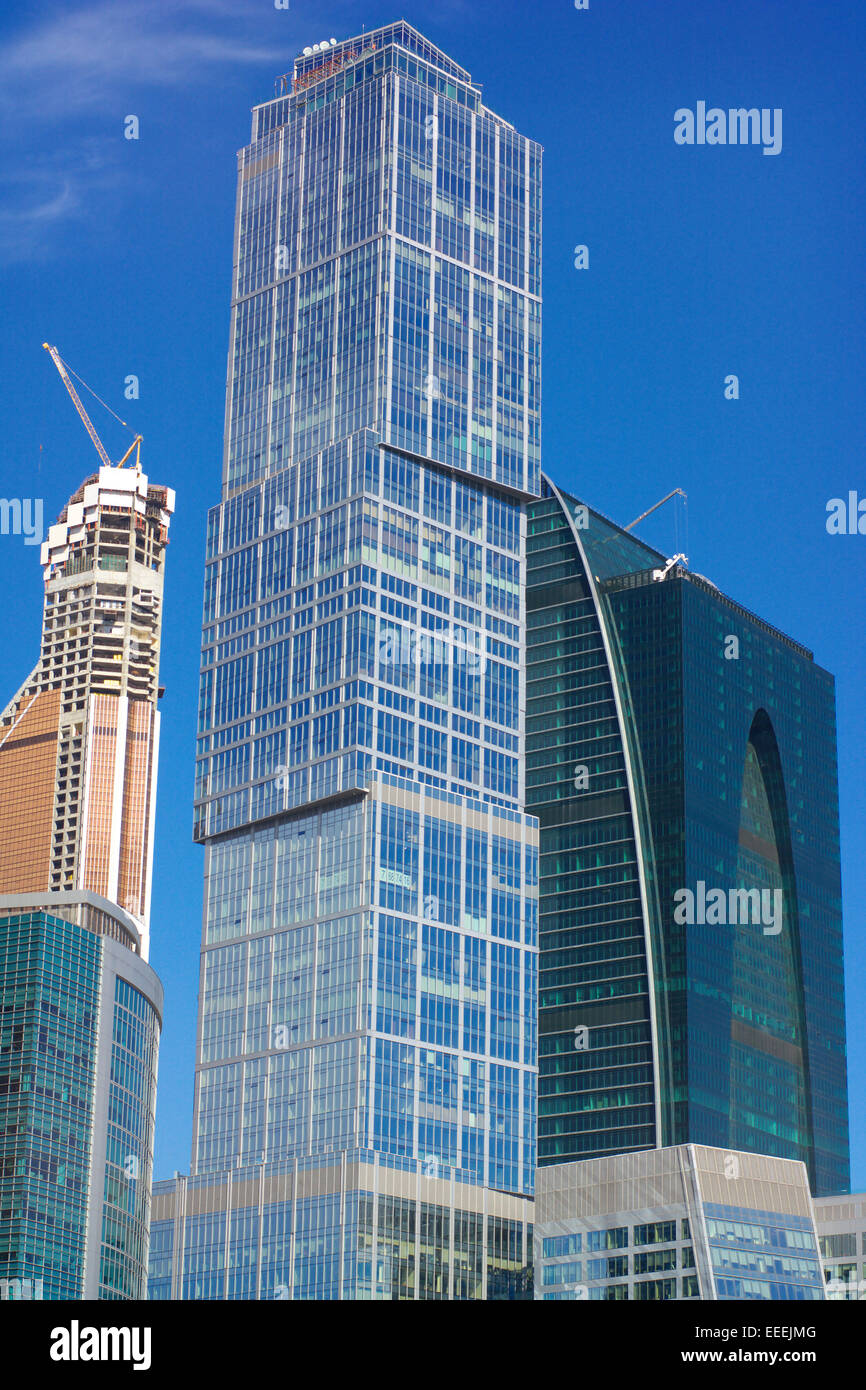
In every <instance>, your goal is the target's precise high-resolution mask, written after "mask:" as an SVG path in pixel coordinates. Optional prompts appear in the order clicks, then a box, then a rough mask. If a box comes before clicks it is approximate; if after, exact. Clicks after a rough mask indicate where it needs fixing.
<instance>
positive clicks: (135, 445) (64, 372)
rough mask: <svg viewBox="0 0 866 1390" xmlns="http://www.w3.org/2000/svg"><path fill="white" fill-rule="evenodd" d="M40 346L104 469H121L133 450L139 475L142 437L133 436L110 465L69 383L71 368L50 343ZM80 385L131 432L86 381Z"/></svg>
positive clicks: (88, 417)
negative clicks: (119, 455)
mask: <svg viewBox="0 0 866 1390" xmlns="http://www.w3.org/2000/svg"><path fill="white" fill-rule="evenodd" d="M42 346H43V347H44V348H45V351H46V352H47V353H48V354H49V355H50V357H51V360H52V362H53V363H54V365H55V367H56V368H57V370H58V372H59V373H60V380H61V381H62V382H63V385H64V386H65V387H66V389H67V391H68V392H69V394H70V396H71V397H72V404H73V405H74V406H75V409H76V410H77V411H78V414H79V415H80V416H81V419H82V422H83V424H84V428H85V429H86V430H87V433H88V434H89V435H90V438H91V439H92V440H93V443H94V446H95V448H96V452H97V453H98V454H99V457H100V458H101V459H102V462H103V464H104V465H105V467H106V468H123V466H124V464H125V463H126V460H127V459H128V458H129V456H130V454H131V453H132V451H133V449H134V450H135V470H136V472H137V473H140V472H141V439H142V436H141V435H140V434H137V435H136V436H135V438H134V439H133V441H132V443H131V444H130V446H129V448H128V449H127V451H126V453H125V454H124V455H123V458H122V459H120V460H119V462H118V463H112V462H111V459H110V458H109V457H108V453H107V451H106V448H105V445H104V444H103V442H102V440H101V439H100V438H99V435H98V434H97V433H96V430H95V429H94V427H93V422H92V420H91V418H90V416H89V415H88V413H87V411H86V410H85V409H84V406H83V405H82V403H81V397H80V396H79V394H78V392H77V391H76V389H75V387H74V386H73V385H72V381H71V379H70V376H69V373H70V372H72V368H71V367H67V365H66V363H65V362H64V361H63V358H62V357H61V356H60V353H59V352H58V351H57V348H56V347H52V346H51V344H50V343H43V344H42ZM72 375H73V376H74V377H77V378H78V380H79V381H81V377H80V376H78V373H77V372H72ZM81 385H82V386H83V387H84V389H85V390H86V391H89V392H90V394H91V396H93V397H94V398H95V399H96V400H97V401H99V404H100V405H103V406H105V409H106V410H107V411H108V413H109V415H114V418H115V420H120V423H121V424H122V425H123V427H124V429H127V430H131V429H132V426H131V425H128V424H127V423H126V421H125V420H121V419H120V416H119V415H117V414H116V413H115V412H114V411H113V410H112V409H111V406H110V405H105V401H103V400H101V399H100V397H99V396H97V394H96V392H95V391H94V390H93V389H92V387H90V386H88V385H87V382H86V381H81Z"/></svg>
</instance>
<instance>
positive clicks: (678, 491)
mask: <svg viewBox="0 0 866 1390" xmlns="http://www.w3.org/2000/svg"><path fill="white" fill-rule="evenodd" d="M672 497H682V499H683V501H684V502H688V500H689V499H688V498H687V497H686V494H685V493H684V492H683V490H682V488H681V487H675V488H674V490H673V492H669V493H668V495H667V497H663V498H662V500H661V501H660V502H656V503H655V505H654V506H652V507H648V508H647V510H646V511H645V512H641V514H640V516H636V517H635V519H634V521H630V522H629V524H628V526H624V527H623V530H624V531H630V530H631V528H632V527H633V526H637V524H638V522H639V521H643V519H644V517H645V516H649V515H650V513H651V512H654V511H655V510H656V508H657V507H663V506H664V504H665V502H670V500H671V498H672Z"/></svg>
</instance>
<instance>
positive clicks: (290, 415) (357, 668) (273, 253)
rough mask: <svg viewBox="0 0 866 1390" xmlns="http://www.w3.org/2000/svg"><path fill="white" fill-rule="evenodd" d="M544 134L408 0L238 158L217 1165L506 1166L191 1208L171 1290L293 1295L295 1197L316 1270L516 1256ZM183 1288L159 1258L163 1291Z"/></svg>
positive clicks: (210, 1018)
mask: <svg viewBox="0 0 866 1390" xmlns="http://www.w3.org/2000/svg"><path fill="white" fill-rule="evenodd" d="M278 85H281V87H282V88H283V89H285V87H286V86H287V82H282V83H281V84H278ZM540 159H541V152H540V149H539V147H538V146H537V145H535V144H534V143H533V142H531V141H529V140H527V139H525V138H524V137H523V136H521V135H519V134H518V133H517V132H516V131H515V130H514V129H513V128H512V127H511V126H510V125H508V124H507V122H505V121H503V120H501V118H499V117H498V116H495V115H494V114H493V113H492V112H490V111H488V110H487V109H486V108H485V107H484V106H483V104H482V102H481V98H480V93H479V90H478V88H477V87H475V86H473V85H472V83H471V81H470V79H469V76H468V74H466V73H464V72H463V70H462V69H460V68H459V67H457V65H456V64H454V63H453V62H452V61H451V60H450V59H448V58H447V57H446V56H445V55H443V54H440V53H439V52H438V50H436V49H435V48H433V46H432V45H431V44H429V43H428V42H427V40H425V39H423V37H422V36H421V35H419V34H418V33H417V32H416V31H415V30H413V29H412V28H411V27H410V26H408V25H406V24H403V23H401V24H397V25H392V26H389V27H387V28H384V29H381V30H377V31H374V32H372V33H369V34H367V35H365V36H364V37H363V38H360V39H357V40H350V41H347V42H346V43H343V44H339V45H332V46H331V47H329V48H327V49H325V50H324V51H323V52H320V53H318V54H316V55H313V56H310V55H307V56H305V57H303V58H300V59H298V61H297V63H296V65H295V72H294V77H293V79H292V90H291V92H290V93H289V94H287V95H285V96H283V95H278V97H277V98H276V99H275V100H274V101H271V102H268V103H266V104H265V105H263V106H261V107H259V108H257V109H256V110H255V112H254V114H253V138H252V143H251V145H250V146H249V147H248V148H247V149H245V150H243V151H242V152H241V154H240V157H239V182H238V204H237V221H236V256H235V267H236V268H235V281H234V294H233V308H232V327H231V346H230V355H229V387H228V399H227V409H226V441H225V461H224V471H223V500H222V502H221V503H220V505H219V506H218V507H215V508H214V509H213V510H212V511H211V513H210V516H209V530H208V546H207V560H206V580H205V599H204V629H203V646H202V678H201V696H200V708H199V757H198V765H197V782H196V812H195V829H194V833H195V836H196V838H197V839H199V840H200V841H202V842H203V844H204V846H205V876H206V891H205V919H204V927H203V946H202V975H201V996H200V997H201V1004H200V1045H199V1057H198V1063H197V1067H196V1095H195V1117H194V1134H193V1164H192V1173H193V1176H192V1177H191V1178H190V1180H189V1181H190V1183H191V1184H193V1185H194V1186H193V1188H192V1189H189V1190H187V1191H186V1194H185V1195H186V1196H187V1197H188V1196H189V1191H190V1190H192V1191H195V1192H198V1191H199V1188H198V1186H195V1185H196V1184H199V1182H200V1180H201V1179H202V1178H203V1177H205V1175H208V1176H209V1180H210V1182H211V1185H212V1187H213V1188H214V1190H216V1187H217V1186H219V1184H220V1183H222V1184H224V1183H225V1180H226V1179H225V1175H226V1174H227V1173H234V1174H237V1172H238V1171H239V1170H241V1171H243V1170H245V1169H246V1167H247V1165H251V1164H259V1165H263V1166H264V1172H265V1173H266V1174H267V1175H271V1174H273V1176H274V1180H275V1181H277V1180H278V1179H279V1181H282V1177H283V1174H284V1167H283V1165H285V1164H286V1163H289V1164H290V1166H291V1164H292V1163H300V1162H301V1161H303V1166H302V1168H301V1169H299V1172H308V1171H311V1170H310V1169H309V1168H308V1166H307V1164H308V1161H312V1163H313V1169H312V1171H315V1168H316V1165H320V1164H327V1163H330V1164H333V1163H335V1162H342V1161H343V1158H344V1156H345V1155H346V1154H350V1153H359V1154H363V1155H366V1158H365V1160H364V1162H365V1164H366V1165H367V1166H369V1165H372V1166H373V1167H376V1165H377V1164H378V1163H379V1161H380V1159H381V1162H382V1163H385V1160H386V1158H387V1159H388V1160H389V1161H390V1160H394V1161H395V1162H396V1161H397V1160H399V1162H400V1164H406V1165H408V1168H402V1167H400V1166H398V1167H396V1168H393V1169H392V1168H388V1169H387V1171H388V1172H397V1173H401V1174H403V1173H405V1172H411V1173H413V1174H415V1175H416V1176H420V1180H421V1181H422V1183H425V1184H426V1183H429V1182H431V1181H436V1182H438V1181H442V1182H445V1181H446V1180H447V1182H449V1183H454V1184H456V1186H457V1187H458V1188H461V1187H465V1188H466V1189H467V1190H470V1189H471V1190H474V1192H475V1195H474V1196H473V1197H472V1199H471V1201H467V1203H464V1204H461V1202H460V1201H459V1200H458V1199H457V1197H456V1196H455V1195H454V1194H450V1195H449V1198H448V1201H447V1202H445V1203H444V1204H443V1203H437V1202H432V1201H425V1200H422V1199H421V1197H420V1195H419V1193H418V1192H417V1191H415V1188H414V1186H413V1189H412V1191H413V1195H412V1196H411V1197H410V1196H409V1195H407V1194H406V1193H405V1192H404V1190H403V1188H402V1187H401V1186H400V1184H397V1185H396V1186H393V1185H392V1187H393V1190H389V1191H387V1192H384V1191H383V1192H377V1191H375V1190H374V1191H373V1193H372V1196H371V1192H370V1190H368V1189H364V1190H361V1189H353V1188H352V1187H351V1186H348V1187H347V1186H346V1185H345V1184H342V1185H341V1184H340V1183H337V1184H336V1186H334V1187H332V1188H329V1189H328V1192H329V1193H330V1194H331V1195H321V1196H316V1195H315V1194H312V1193H311V1194H310V1195H309V1196H305V1197H304V1198H303V1201H300V1200H298V1199H296V1197H295V1196H294V1195H293V1196H292V1198H291V1200H289V1199H288V1198H287V1199H286V1206H285V1208H281V1209H280V1211H279V1214H278V1216H277V1215H275V1214H274V1213H271V1214H269V1215H267V1217H266V1213H265V1210H264V1206H262V1207H261V1208H260V1207H259V1206H258V1205H257V1206H256V1209H255V1211H254V1212H253V1213H252V1214H248V1216H247V1217H245V1218H244V1221H243V1222H241V1221H240V1218H238V1221H239V1222H240V1224H238V1226H237V1229H236V1230H235V1227H234V1226H232V1227H230V1228H226V1227H225V1214H223V1217H220V1216H219V1214H218V1212H217V1211H212V1212H209V1213H207V1216H206V1219H205V1214H203V1215H202V1219H201V1221H200V1222H199V1221H198V1218H196V1222H197V1224H190V1225H189V1227H188V1229H186V1230H184V1231H183V1232H182V1233H179V1232H178V1231H177V1230H176V1231H174V1232H173V1233H172V1235H171V1238H170V1241H169V1244H170V1247H171V1251H172V1255H171V1261H172V1262H173V1264H176V1262H177V1261H178V1260H180V1259H181V1254H180V1247H181V1245H182V1246H183V1255H182V1261H183V1264H182V1273H181V1272H180V1266H178V1268H177V1269H174V1273H173V1275H172V1278H173V1280H174V1283H173V1285H172V1287H173V1288H174V1290H175V1292H174V1293H173V1294H172V1296H174V1297H190V1298H205V1297H213V1298H228V1297H249V1296H256V1297H269V1296H274V1295H272V1294H269V1293H268V1292H267V1289H268V1287H269V1284H268V1281H267V1280H266V1281H265V1283H264V1284H262V1282H261V1280H259V1282H258V1283H256V1285H255V1287H256V1289H257V1293H256V1294H255V1295H250V1294H249V1293H248V1292H247V1293H244V1292H243V1291H242V1287H243V1288H249V1287H251V1286H250V1285H249V1284H243V1285H242V1286H241V1285H239V1284H238V1283H237V1280H236V1279H235V1278H234V1276H232V1275H231V1274H230V1271H231V1270H232V1269H233V1268H234V1267H235V1265H236V1264H237V1263H238V1262H242V1261H243V1259H244V1258H245V1257H244V1256H242V1254H241V1253H240V1251H241V1249H242V1247H243V1248H246V1246H245V1245H244V1242H247V1241H252V1242H253V1244H255V1242H256V1240H257V1239H259V1238H261V1239H262V1240H264V1239H265V1231H266V1224H265V1223H266V1221H267V1223H271V1222H272V1221H274V1220H277V1221H278V1224H279V1225H280V1239H282V1238H285V1239H286V1240H287V1241H291V1242H293V1247H292V1248H293V1249H294V1251H295V1256H294V1257H293V1258H294V1259H295V1264H294V1265H293V1266H292V1271H291V1277H289V1275H288V1274H287V1273H286V1272H285V1270H283V1271H282V1273H281V1274H280V1276H279V1279H278V1280H277V1283H278V1284H279V1286H280V1287H285V1288H287V1289H288V1290H290V1291H291V1292H290V1294H288V1295H287V1296H291V1297H315V1298H334V1297H341V1298H347V1297H356V1296H357V1297H369V1296H374V1297H400V1298H402V1297H412V1298H414V1297H421V1298H428V1297H430V1298H436V1297H445V1296H449V1295H447V1294H446V1292H445V1290H446V1289H447V1288H448V1287H452V1286H453V1281H454V1280H455V1279H457V1281H458V1284H459V1286H460V1287H461V1288H462V1289H464V1291H465V1292H464V1293H463V1294H461V1295H459V1296H466V1297H479V1296H483V1295H482V1294H481V1293H480V1292H479V1291H480V1290H481V1289H482V1288H483V1289H485V1290H486V1296H488V1297H492V1296H500V1295H495V1294H494V1293H493V1292H491V1290H497V1289H498V1290H503V1289H504V1290H506V1291H511V1292H507V1293H506V1294H505V1295H504V1296H512V1294H513V1288H514V1287H515V1286H516V1284H517V1283H519V1279H517V1274H516V1270H517V1269H518V1268H522V1267H523V1265H521V1263H520V1262H521V1261H524V1263H525V1260H526V1258H527V1257H526V1206H525V1202H526V1199H527V1198H528V1197H529V1196H530V1195H531V1193H532V1185H533V1173H534V1165H535V1075H536V1052H535V1047H536V1045H535V1030H534V1026H533V1025H534V1018H535V1009H536V953H537V877H538V856H537V823H536V822H535V820H534V818H533V817H529V816H526V815H525V814H524V812H523V800H524V789H523V778H522V764H521V752H522V736H523V704H524V689H523V679H522V671H521V657H520V654H521V638H522V630H523V622H524V610H523V580H524V542H525V515H524V512H523V504H524V502H525V500H526V498H527V497H529V496H532V495H534V494H536V493H537V490H538V479H539V410H540V400H539V389H540V377H539V367H540V358H539V350H540V297H539V291H540V278H539V277H540V257H539V237H540ZM329 1156H331V1157H329ZM334 1156H337V1157H334ZM292 1173H293V1174H294V1169H292ZM292 1180H293V1181H294V1177H293V1178H292ZM401 1180H402V1179H401ZM298 1181H300V1178H299V1179H298ZM414 1182H415V1178H414V1177H413V1179H412V1183H413V1184H414ZM488 1188H489V1189H495V1190H496V1191H497V1192H500V1193H506V1194H511V1196H512V1199H513V1202H512V1207H510V1208H509V1214H506V1213H503V1216H502V1219H504V1220H506V1221H511V1222H512V1224H513V1225H514V1227H515V1230H517V1231H518V1232H519V1239H518V1237H514V1238H512V1236H511V1235H510V1234H507V1233H506V1234H502V1233H501V1232H500V1230H499V1227H498V1226H497V1227H496V1229H495V1230H494V1229H493V1228H491V1227H490V1226H489V1221H490V1219H491V1218H492V1213H491V1211H490V1210H488V1209H487V1207H486V1206H485V1198H484V1193H485V1191H486V1190H487V1189H488ZM424 1190H426V1188H425V1189H424ZM294 1191H295V1189H293V1193H294ZM336 1194H340V1195H339V1196H338V1195H336ZM164 1195H166V1203H167V1205H166V1207H165V1210H166V1211H168V1209H169V1205H168V1197H167V1194H165V1192H164ZM174 1195H175V1198H176V1199H177V1203H180V1201H181V1194H180V1189H179V1188H177V1189H176V1190H175V1192H174ZM374 1198H375V1200H373V1199H374ZM350 1199H351V1201H350ZM214 1200H215V1201H217V1199H216V1198H215V1199H214ZM218 1200H219V1201H222V1200H223V1199H222V1198H220V1199H218ZM226 1200H228V1198H227V1197H226ZM202 1201H204V1199H203V1198H202ZM335 1201H336V1202H338V1206H337V1207H336V1208H335V1207H334V1202H335ZM371 1202H372V1206H371ZM401 1203H409V1205H408V1206H407V1207H404V1206H403V1205H401ZM340 1204H342V1205H340ZM347 1204H348V1207H347ZM265 1205H270V1204H265ZM348 1210H351V1213H353V1215H352V1216H351V1220H350V1218H349V1215H348V1214H347V1213H348ZM176 1212H177V1207H176V1208H175V1213H176ZM166 1219H168V1218H167V1217H166ZM171 1219H175V1218H174V1216H173V1217H172V1218H171ZM177 1219H178V1220H180V1219H181V1218H180V1217H179V1216H178V1217H177ZM188 1219H189V1221H190V1222H192V1217H189V1218H188ZM233 1219H234V1218H233ZM220 1220H222V1221H223V1225H222V1226H220V1224H219V1223H220ZM497 1220H499V1217H497ZM244 1222H251V1223H252V1226H248V1225H245V1224H244ZM371 1223H372V1224H371ZM509 1230H510V1227H509ZM255 1232H258V1235H256V1234H254V1233H255ZM353 1232H354V1234H353ZM274 1238H275V1239H276V1237H274ZM159 1240H160V1241H163V1242H165V1240H166V1236H165V1232H164V1231H162V1232H160V1233H159ZM371 1240H372V1242H373V1247H375V1251H376V1253H375V1256H374V1255H373V1254H372V1253H371V1250H372V1248H373V1247H371V1246H370V1241H371ZM491 1242H492V1244H491ZM302 1249H303V1250H308V1251H309V1252H310V1265H309V1270H308V1271H307V1272H306V1273H305V1267H304V1266H303V1265H302V1264H299V1263H297V1261H298V1259H299V1251H300V1250H302ZM385 1249H387V1250H389V1251H390V1253H389V1255H388V1257H387V1259H385V1257H384V1255H383V1251H384V1250H385ZM315 1250H318V1251H319V1252H320V1255H321V1261H320V1263H319V1264H317V1262H316V1260H314V1259H313V1252H314V1251H315ZM324 1252H331V1253H330V1254H328V1255H327V1258H325V1253H324ZM365 1252H366V1253H365ZM347 1260H348V1261H349V1265H348V1266H347V1265H346V1261H347ZM383 1260H384V1263H383ZM371 1261H373V1263H371ZM490 1261H493V1264H492V1265H491V1266H490V1269H489V1271H488V1272H487V1273H485V1272H484V1270H486V1269H487V1265H488V1263H489V1262H490ZM358 1262H360V1264H358ZM377 1262H378V1263H377ZM374 1266H375V1271H376V1272H375V1274H374V1272H373V1270H374ZM161 1267H162V1268H163V1269H164V1268H165V1258H163V1264H162V1266H161ZM155 1268H156V1266H155ZM326 1268H327V1269H328V1270H330V1273H326V1272H324V1271H325V1270H326ZM358 1268H361V1269H362V1275H361V1276H359V1275H358V1272H357V1270H358ZM383 1270H384V1271H385V1272H384V1273H383V1272H382V1271H383ZM388 1271H390V1273H389V1272H388ZM406 1271H411V1274H410V1273H407V1272H406ZM175 1276H176V1277H175ZM512 1276H514V1277H512ZM250 1277H251V1278H252V1276H250ZM257 1278H258V1276H257ZM308 1278H309V1279H312V1280H314V1281H315V1282H314V1283H308V1282H306V1280H307V1279H308ZM449 1281H451V1283H450V1284H449ZM524 1282H525V1281H524ZM165 1287H166V1285H165V1283H164V1281H163V1282H162V1283H160V1282H159V1281H158V1279H157V1276H156V1274H154V1280H153V1284H152V1292H153V1294H154V1296H158V1294H157V1290H158V1289H160V1288H161V1289H162V1290H163V1291H164V1290H165Z"/></svg>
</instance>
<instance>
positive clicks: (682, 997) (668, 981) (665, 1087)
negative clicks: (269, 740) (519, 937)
mask: <svg viewBox="0 0 866 1390" xmlns="http://www.w3.org/2000/svg"><path fill="white" fill-rule="evenodd" d="M528 510H529V523H528V530H529V535H528V542H527V546H528V575H527V678H528V685H527V793H526V795H527V807H528V808H529V809H532V810H534V811H536V812H537V814H538V816H539V819H540V823H541V861H540V862H541V870H540V894H541V898H540V902H541V915H540V944H541V955H540V1081H539V1087H540V1097H539V1112H540V1113H539V1161H540V1162H541V1163H553V1162H560V1161H562V1160H564V1159H566V1158H572V1159H578V1158H588V1157H592V1156H597V1155H603V1154H611V1153H617V1152H624V1151H627V1150H632V1149H640V1148H648V1147H652V1146H654V1145H659V1144H661V1145H665V1144H671V1143H679V1142H684V1141H686V1140H691V1141H695V1142H700V1143H705V1144H708V1145H717V1146H722V1145H727V1146H729V1147H730V1148H731V1149H736V1150H748V1151H753V1152H756V1153H765V1154H768V1155H775V1156H778V1157H784V1158H791V1159H797V1160H802V1161H803V1162H804V1163H805V1164H806V1166H807V1169H808V1171H809V1175H810V1180H811V1181H812V1183H813V1191H815V1192H816V1193H817V1194H821V1193H824V1192H833V1191H840V1190H845V1189H846V1188H847V1184H848V1137H847V1101H846V1071H845V1023H844V1012H843V1007H844V1005H843V1000H844V989H843V974H842V936H841V898H840V870H839V834H838V791H837V782H836V745H835V704H834V687H833V680H832V677H831V676H830V675H829V674H828V673H827V672H826V671H824V670H822V669H821V668H820V667H819V666H817V665H816V664H815V662H814V661H813V659H812V656H811V653H810V652H808V651H807V650H806V649H805V648H803V647H801V646H799V644H797V643H795V642H793V641H791V640H790V639H789V638H787V637H785V636H784V635H783V634H781V633H779V632H777V631H776V630H775V629H773V628H771V627H770V626H769V625H768V624H766V623H764V622H762V621H761V620H760V619H758V618H756V617H755V616H754V615H753V614H750V613H748V612H746V610H745V609H743V608H741V607H739V606H738V605H737V604H735V603H733V602H732V601H731V600H730V599H728V598H726V597H725V596H724V595H722V594H721V593H720V592H719V590H718V589H717V588H716V587H715V586H714V585H713V584H711V583H710V582H709V581H707V580H705V579H703V578H702V577H701V576H700V575H694V574H690V573H688V572H687V571H686V570H684V569H682V568H679V567H673V568H672V569H669V570H668V572H667V574H666V577H665V578H664V580H663V581H662V582H659V579H658V578H657V577H656V575H659V574H661V572H662V571H663V570H664V569H665V559H664V557H663V556H661V555H659V554H658V553H657V552H655V551H652V550H650V549H649V548H648V547H647V546H645V545H643V544H642V543H641V542H640V541H638V540H637V539H636V538H635V537H633V536H631V535H629V534H627V533H626V532H624V531H622V530H620V529H619V528H618V527H616V526H614V525H612V524H611V523H609V522H607V521H605V520H604V519H603V518H601V517H599V516H598V515H597V514H596V513H594V512H592V511H591V510H589V509H588V508H587V507H585V506H584V505H583V504H581V503H579V502H578V501H576V500H575V499H574V498H571V497H569V496H567V495H566V494H563V493H561V492H559V491H558V490H557V489H555V488H554V487H553V486H552V485H547V484H545V487H544V495H543V496H542V498H541V499H540V500H538V501H537V502H533V503H530V505H529V508H528Z"/></svg>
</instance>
